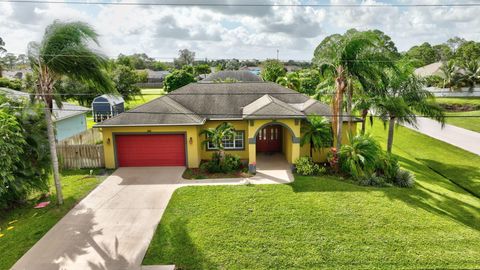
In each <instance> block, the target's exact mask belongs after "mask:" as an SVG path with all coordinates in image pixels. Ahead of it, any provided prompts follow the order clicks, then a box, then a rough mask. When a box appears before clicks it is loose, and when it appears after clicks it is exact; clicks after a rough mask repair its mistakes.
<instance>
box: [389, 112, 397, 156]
mask: <svg viewBox="0 0 480 270" xmlns="http://www.w3.org/2000/svg"><path fill="white" fill-rule="evenodd" d="M394 130H395V116H391V117H390V120H389V123H388V138H387V152H388V153H392V146H393V132H394Z"/></svg>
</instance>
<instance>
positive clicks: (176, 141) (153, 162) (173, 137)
mask: <svg viewBox="0 0 480 270" xmlns="http://www.w3.org/2000/svg"><path fill="white" fill-rule="evenodd" d="M115 144H116V150H117V161H118V165H119V166H120V167H148V166H184V165H185V136H184V135H180V134H145V135H143V134H142V135H136V134H131V135H117V136H115Z"/></svg>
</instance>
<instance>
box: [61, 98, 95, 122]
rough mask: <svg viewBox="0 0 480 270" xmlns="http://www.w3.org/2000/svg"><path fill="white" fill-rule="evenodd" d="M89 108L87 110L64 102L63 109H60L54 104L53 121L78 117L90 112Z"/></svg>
mask: <svg viewBox="0 0 480 270" xmlns="http://www.w3.org/2000/svg"><path fill="white" fill-rule="evenodd" d="M89 111H90V109H89V108H85V107H82V106H79V105H75V104H71V103H66V102H62V108H61V109H59V108H58V106H57V104H56V103H55V102H53V113H52V115H53V121H54V122H55V121H60V120H64V119H67V118H70V117H73V116H76V115H80V114H84V113H87V112H89Z"/></svg>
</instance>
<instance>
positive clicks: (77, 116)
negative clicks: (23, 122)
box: [0, 88, 90, 141]
mask: <svg viewBox="0 0 480 270" xmlns="http://www.w3.org/2000/svg"><path fill="white" fill-rule="evenodd" d="M0 93H3V94H5V96H7V97H8V98H11V99H14V100H21V99H23V100H27V101H28V100H29V99H30V94H28V93H25V92H21V91H16V90H13V89H9V88H0ZM89 111H90V109H89V108H85V107H82V106H78V105H74V104H70V103H66V102H63V103H62V108H61V109H59V108H58V106H57V104H56V103H55V102H54V103H53V113H52V120H53V123H54V125H55V130H56V134H55V137H56V139H57V141H61V140H63V139H65V138H68V137H71V136H73V135H76V134H78V133H80V132H82V131H85V130H86V129H87V117H86V115H87V113H88V112H89Z"/></svg>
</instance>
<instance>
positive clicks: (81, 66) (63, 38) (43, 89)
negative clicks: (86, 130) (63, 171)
mask: <svg viewBox="0 0 480 270" xmlns="http://www.w3.org/2000/svg"><path fill="white" fill-rule="evenodd" d="M97 37H98V35H97V33H96V32H95V30H93V29H92V28H91V27H90V26H89V25H88V24H85V23H82V22H70V23H63V22H60V21H55V22H53V23H52V24H51V25H49V26H48V27H47V28H46V29H45V34H44V36H43V39H42V41H41V42H40V43H36V42H31V43H30V44H29V48H28V57H29V60H30V64H31V66H32V69H33V71H34V73H35V78H36V82H35V85H36V87H35V92H36V96H37V97H39V98H40V99H41V100H42V101H43V102H44V103H45V107H46V109H45V119H46V121H47V131H48V140H49V143H50V156H51V160H52V166H53V178H54V181H55V189H56V192H57V200H58V204H62V203H63V195H62V186H61V182H60V175H59V170H58V158H57V152H56V142H55V132H54V127H53V121H52V108H53V100H54V98H56V97H55V94H56V93H55V88H54V85H55V83H56V82H57V81H58V80H60V79H61V78H62V77H69V78H71V79H75V80H78V81H81V82H85V83H91V84H92V85H95V86H96V88H97V89H99V90H100V91H102V92H109V91H113V87H112V83H111V81H110V79H109V78H108V76H107V73H106V72H105V70H104V68H105V67H106V65H107V59H106V58H105V57H103V56H101V55H100V54H98V53H97V52H95V51H94V50H93V49H92V48H91V47H90V46H89V45H90V44H92V43H95V44H97V45H98V40H97ZM59 105H61V104H59Z"/></svg>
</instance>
